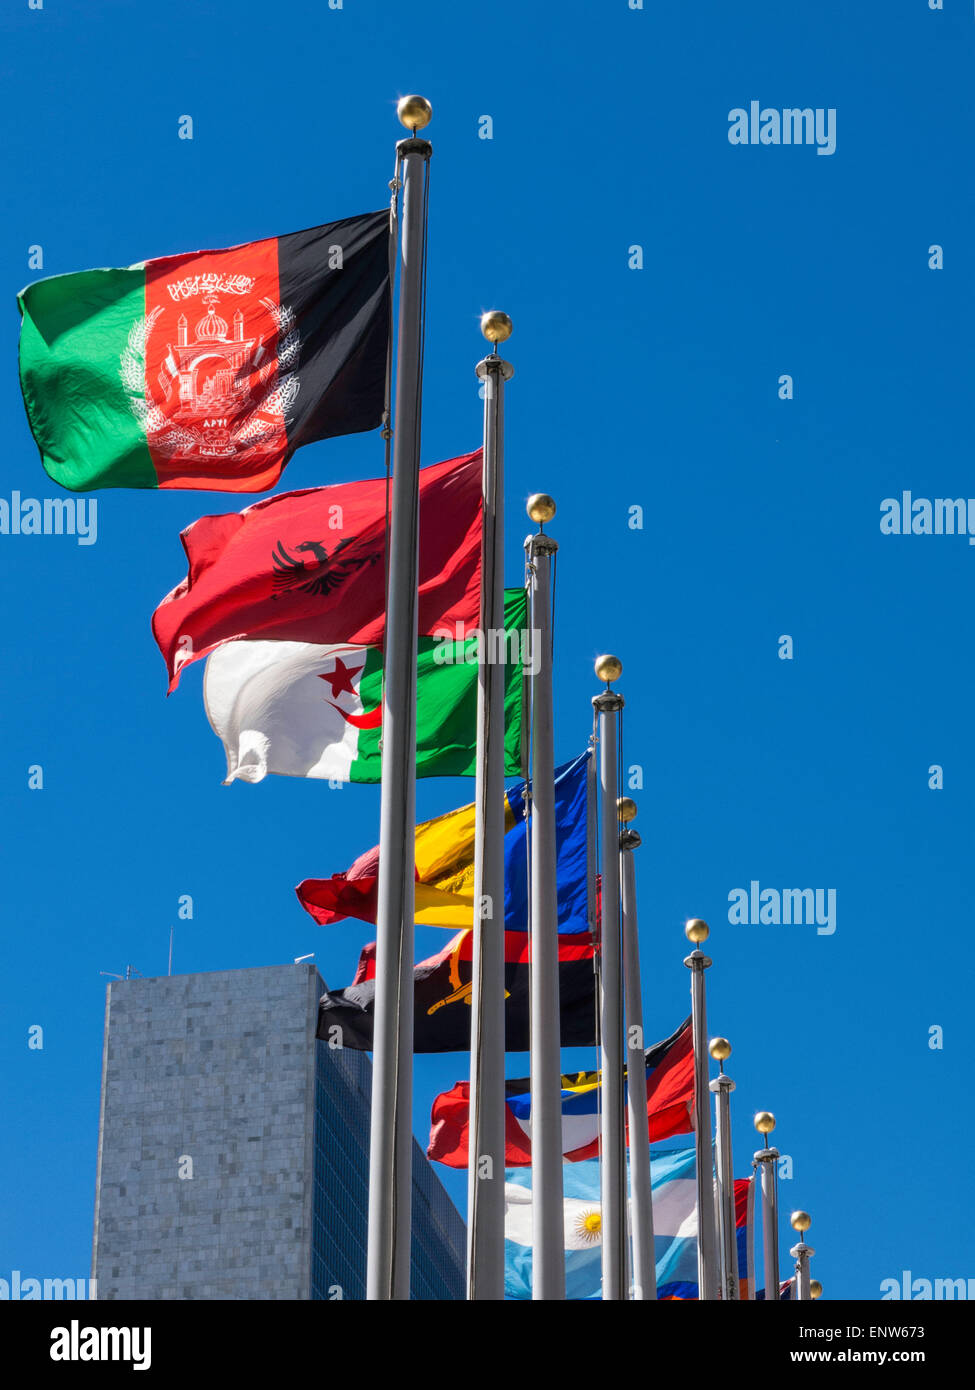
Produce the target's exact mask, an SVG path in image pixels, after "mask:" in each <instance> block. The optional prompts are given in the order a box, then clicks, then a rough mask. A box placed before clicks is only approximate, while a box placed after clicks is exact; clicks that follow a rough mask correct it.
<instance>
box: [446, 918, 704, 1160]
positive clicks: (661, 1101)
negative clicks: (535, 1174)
mask: <svg viewBox="0 0 975 1390" xmlns="http://www.w3.org/2000/svg"><path fill="white" fill-rule="evenodd" d="M561 939H563V940H564V939H565V938H561ZM646 1068H647V1125H648V1131H649V1135H650V1139H651V1140H652V1141H656V1140H660V1139H668V1138H670V1136H671V1135H673V1134H685V1133H687V1132H689V1131H690V1129H691V1112H692V1108H693V1104H694V1049H693V1039H692V1034H691V1020H690V1019H689V1018H688V1019H685V1020H684V1022H683V1023H682V1024H681V1026H680V1027H679V1028H678V1029H677V1031H676V1032H675V1033H673V1034H671V1036H670V1037H669V1038H665V1039H664V1041H663V1042H659V1043H656V1044H654V1046H653V1047H649V1048H647V1050H646ZM504 1086H505V1107H504V1112H505V1113H504V1123H505V1140H504V1145H505V1152H504V1161H505V1165H506V1167H508V1168H518V1167H524V1166H526V1165H527V1164H529V1163H531V1161H532V1152H531V1125H530V1113H531V1104H530V1101H531V1096H530V1082H529V1078H528V1077H527V1076H526V1077H523V1078H522V1079H520V1080H517V1081H512V1080H508V1081H506V1082H505V1083H504ZM599 1088H600V1074H599V1072H579V1073H578V1075H576V1076H563V1078H562V1144H563V1149H562V1153H563V1158H564V1160H565V1161H566V1162H567V1163H576V1162H578V1161H579V1160H581V1159H585V1158H595V1157H596V1155H597V1154H598V1152H599V1110H600V1096H599ZM469 1119H470V1090H469V1085H468V1083H467V1082H466V1081H458V1082H456V1083H455V1084H454V1086H453V1087H452V1088H451V1089H450V1090H449V1091H444V1092H443V1093H442V1094H441V1095H439V1096H437V1098H436V1099H435V1100H434V1102H433V1112H432V1114H431V1116H430V1143H429V1147H428V1149H427V1157H428V1158H435V1159H437V1160H438V1161H439V1162H440V1163H445V1164H447V1165H448V1167H451V1168H465V1167H466V1166H467V1148H468V1136H469ZM628 1137H629V1136H627V1139H628Z"/></svg>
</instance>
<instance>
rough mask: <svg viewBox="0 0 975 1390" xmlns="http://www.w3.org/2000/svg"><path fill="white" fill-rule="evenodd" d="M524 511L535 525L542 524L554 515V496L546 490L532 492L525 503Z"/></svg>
mask: <svg viewBox="0 0 975 1390" xmlns="http://www.w3.org/2000/svg"><path fill="white" fill-rule="evenodd" d="M525 511H526V512H527V513H528V515H529V516H530V517H531V519H532V521H534V522H535V524H536V525H537V526H544V525H545V523H546V521H551V520H552V517H553V516H554V515H555V498H554V497H549V495H548V493H547V492H533V493H532V495H531V497H529V499H528V501H527V502H526V504H525Z"/></svg>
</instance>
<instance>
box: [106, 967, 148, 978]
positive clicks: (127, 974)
mask: <svg viewBox="0 0 975 1390" xmlns="http://www.w3.org/2000/svg"><path fill="white" fill-rule="evenodd" d="M98 973H99V975H107V976H108V978H109V979H110V980H131V979H132V977H133V975H135V976H137V977H138V978H139V979H140V980H141V979H143V974H142V971H141V970H136V968H135V966H134V965H127V966H126V967H125V974H124V975H114V974H113V973H112V971H111V970H99V972H98Z"/></svg>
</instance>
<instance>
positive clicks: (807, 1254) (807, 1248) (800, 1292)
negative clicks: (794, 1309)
mask: <svg viewBox="0 0 975 1390" xmlns="http://www.w3.org/2000/svg"><path fill="white" fill-rule="evenodd" d="M789 1224H790V1225H791V1226H792V1229H793V1230H794V1231H798V1232H799V1243H798V1245H794V1246H793V1247H792V1249H791V1250H790V1251H789V1254H790V1255H791V1256H792V1258H793V1259H794V1260H795V1262H796V1284H795V1288H796V1298H797V1299H799V1300H800V1302H802V1303H808V1302H809V1301H810V1299H811V1298H812V1294H811V1292H810V1289H809V1285H810V1279H809V1261H810V1259H811V1258H812V1256H813V1255H815V1253H816V1252H815V1250H814V1249H813V1248H812V1246H811V1245H807V1244H806V1232H807V1231H808V1230H809V1227H810V1226H811V1225H812V1217H811V1216H810V1215H809V1213H808V1211H794V1212H793V1213H792V1215H791V1217H790V1218H789Z"/></svg>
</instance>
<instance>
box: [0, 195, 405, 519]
mask: <svg viewBox="0 0 975 1390" xmlns="http://www.w3.org/2000/svg"><path fill="white" fill-rule="evenodd" d="M389 237H390V228H389V213H388V211H385V212H372V213H367V214H365V215H364V216H361V217H349V218H345V219H343V220H342V221H340V222H331V223H328V224H327V225H326V226H323V227H312V228H310V229H309V230H307V231H304V232H294V233H292V234H291V235H289V236H279V237H268V238H267V239H266V240H264V241H251V242H247V243H246V244H245V245H243V246H232V247H230V248H229V249H227V250H222V251H193V252H190V253H189V254H187V255H181V256H162V257H160V258H159V259H157V260H150V261H144V262H143V263H141V264H139V265H134V266H130V267H129V268H128V269H123V270H85V271H81V272H80V273H78V274H74V275H55V276H52V277H51V278H49V279H47V280H38V281H37V282H36V284H33V285H28V287H27V288H26V289H25V290H22V291H21V293H20V295H19V296H18V304H19V307H20V312H21V314H22V316H23V324H22V327H21V334H20V383H21V389H22V391H23V396H24V405H25V406H26V409H27V417H28V419H29V421H30V427H31V430H32V431H33V434H34V439H35V441H36V443H37V446H38V448H39V449H40V451H41V461H42V462H43V464H44V467H45V469H46V470H47V472H48V473H49V474H50V476H51V477H52V478H53V479H54V481H55V482H57V483H60V484H61V486H62V487H66V488H70V489H71V490H72V491H74V492H87V491H90V490H91V489H93V488H102V487H136V488H153V487H160V488H208V489H211V490H213V491H217V492H263V491H264V490H265V489H267V488H271V487H273V486H274V484H275V483H276V482H277V480H278V478H279V477H280V475H281V470H282V468H283V467H284V465H285V464H286V463H287V461H288V459H289V458H290V457H291V455H292V454H293V453H294V451H295V450H296V449H297V448H299V447H300V446H301V445H302V444H310V443H312V441H313V440H316V439H328V438H330V437H331V436H333V435H338V434H355V433H357V432H358V431H360V430H371V429H374V428H375V427H376V426H377V425H379V424H380V422H381V420H382V414H383V409H384V405H385V398H386V359H387V349H388V344H389V319H390V273H389Z"/></svg>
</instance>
